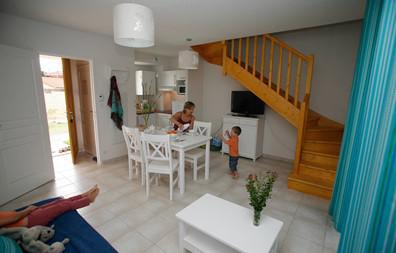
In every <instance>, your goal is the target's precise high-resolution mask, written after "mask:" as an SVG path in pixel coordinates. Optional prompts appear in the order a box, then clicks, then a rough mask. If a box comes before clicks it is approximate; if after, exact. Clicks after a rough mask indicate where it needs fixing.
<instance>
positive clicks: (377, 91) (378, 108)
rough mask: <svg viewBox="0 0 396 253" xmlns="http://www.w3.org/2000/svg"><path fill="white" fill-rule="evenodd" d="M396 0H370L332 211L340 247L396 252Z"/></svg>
mask: <svg viewBox="0 0 396 253" xmlns="http://www.w3.org/2000/svg"><path fill="white" fill-rule="evenodd" d="M395 36H396V0H368V2H367V6H366V12H365V19H364V23H363V28H362V33H361V40H360V47H359V52H358V56H357V61H356V67H355V74H354V80H353V85H352V91H351V96H350V100H349V109H348V116H347V120H346V123H345V131H344V137H343V143H342V147H341V152H340V159H339V163H338V168H337V176H336V181H335V185H334V191H333V197H332V200H331V204H330V210H329V213H330V215H332V216H333V220H334V223H335V226H336V229H337V230H338V231H340V233H341V238H340V244H339V248H338V252H342V253H343V252H396V235H395V229H396V220H395V219H396V217H395V212H396V193H395V187H396V165H395V156H396V151H395V146H396V136H395V135H396V123H395V122H396V108H395V107H396V70H395V69H396V55H395V54H396V50H395V49H396V44H395V41H396V40H395Z"/></svg>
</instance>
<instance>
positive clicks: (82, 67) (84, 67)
mask: <svg viewBox="0 0 396 253" xmlns="http://www.w3.org/2000/svg"><path fill="white" fill-rule="evenodd" d="M81 62H83V63H81ZM82 72H84V73H85V74H86V75H87V77H88V78H89V83H88V84H86V85H88V86H87V88H88V89H89V96H85V95H84V96H83V93H82V91H83V90H82V89H81V88H82V83H81V82H80V81H82V80H81V73H82ZM76 74H77V80H78V85H79V101H80V114H81V124H82V123H83V117H84V119H85V120H86V118H85V116H86V115H85V114H83V113H82V109H83V108H85V105H86V103H87V102H88V103H89V104H90V106H91V108H90V109H91V111H90V115H89V118H90V120H92V129H90V130H89V132H90V133H88V132H85V130H86V129H85V127H84V125H81V127H82V129H81V130H82V133H83V135H85V136H86V135H90V134H93V135H92V137H93V138H92V139H93V140H92V141H93V142H94V145H93V146H92V147H90V148H91V149H93V150H91V151H93V152H91V153H90V152H89V151H88V150H85V151H86V152H87V153H90V154H91V155H95V156H96V153H97V151H96V139H95V129H94V121H93V118H94V117H93V103H92V90H91V84H90V83H91V80H90V78H91V75H90V68H89V62H88V61H80V64H79V63H77V64H76ZM85 74H84V75H85ZM83 98H84V99H83ZM85 100H88V101H85ZM83 105H84V106H83ZM85 141H86V140H85V139H84V148H86V144H87V143H85Z"/></svg>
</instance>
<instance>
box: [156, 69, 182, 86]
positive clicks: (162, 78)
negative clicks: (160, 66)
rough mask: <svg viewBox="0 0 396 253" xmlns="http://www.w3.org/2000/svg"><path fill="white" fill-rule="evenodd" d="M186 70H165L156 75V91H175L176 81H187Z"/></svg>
mask: <svg viewBox="0 0 396 253" xmlns="http://www.w3.org/2000/svg"><path fill="white" fill-rule="evenodd" d="M187 78H188V71H187V70H167V71H161V72H160V73H159V74H158V90H160V91H170V90H175V89H176V81H177V80H187Z"/></svg>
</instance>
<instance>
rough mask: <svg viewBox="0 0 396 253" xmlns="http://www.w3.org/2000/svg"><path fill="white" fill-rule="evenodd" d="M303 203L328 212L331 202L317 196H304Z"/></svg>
mask: <svg viewBox="0 0 396 253" xmlns="http://www.w3.org/2000/svg"><path fill="white" fill-rule="evenodd" d="M301 203H303V204H305V205H308V206H312V207H314V208H317V209H321V210H323V211H325V212H327V211H328V209H329V203H330V201H329V200H326V199H323V198H319V197H316V196H312V195H308V194H304V196H303V198H302V200H301Z"/></svg>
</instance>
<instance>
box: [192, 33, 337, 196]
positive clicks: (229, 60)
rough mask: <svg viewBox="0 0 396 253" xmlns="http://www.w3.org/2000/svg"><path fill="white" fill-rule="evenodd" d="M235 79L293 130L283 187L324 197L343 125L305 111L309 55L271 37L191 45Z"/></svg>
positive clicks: (310, 68) (328, 192)
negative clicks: (292, 147) (290, 160)
mask: <svg viewBox="0 0 396 253" xmlns="http://www.w3.org/2000/svg"><path fill="white" fill-rule="evenodd" d="M192 49H193V50H195V51H197V52H198V53H199V54H200V55H201V57H203V58H204V59H205V60H207V61H208V62H210V63H213V64H217V65H221V66H223V73H224V74H225V75H229V76H231V77H232V78H234V79H235V80H237V81H239V82H240V83H241V84H242V85H243V86H245V87H246V88H247V89H248V90H250V91H251V92H253V93H254V94H255V95H256V96H257V97H259V98H261V99H262V100H263V101H264V102H265V103H266V104H267V106H269V107H271V109H273V110H274V111H276V112H277V113H279V114H280V115H281V116H282V117H283V118H285V119H286V120H287V121H288V122H289V123H290V124H292V125H293V126H294V127H296V128H297V143H296V153H295V159H294V164H293V170H292V171H291V172H290V174H289V178H288V187H289V188H292V189H295V190H298V191H301V192H305V193H309V194H313V195H317V196H320V197H323V198H330V197H331V194H332V190H333V183H334V178H335V173H336V169H337V163H338V155H339V151H340V146H341V140H342V135H343V125H341V124H339V123H337V122H335V121H332V120H331V119H328V118H326V117H324V116H322V115H320V114H319V113H317V112H314V111H312V110H310V109H309V100H310V94H311V82H312V72H313V62H314V58H313V56H312V55H308V56H307V55H304V54H303V53H301V52H299V51H297V50H296V49H294V48H292V47H290V46H289V45H287V44H285V43H284V42H282V41H280V40H279V39H277V38H276V37H274V36H271V35H268V34H264V35H261V36H254V37H246V38H240V39H233V40H228V41H222V42H214V43H208V44H202V45H197V46H193V47H192Z"/></svg>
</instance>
